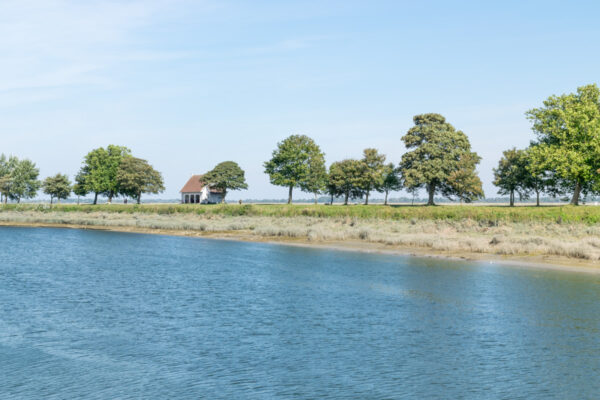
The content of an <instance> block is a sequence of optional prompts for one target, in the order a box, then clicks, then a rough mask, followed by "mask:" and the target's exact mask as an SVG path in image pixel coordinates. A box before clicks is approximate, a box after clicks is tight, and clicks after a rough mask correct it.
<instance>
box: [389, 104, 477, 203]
mask: <svg viewBox="0 0 600 400" xmlns="http://www.w3.org/2000/svg"><path fill="white" fill-rule="evenodd" d="M413 121H414V123H415V126H414V127H412V128H411V129H410V130H409V131H408V132H407V134H406V135H404V136H403V137H402V141H403V142H404V145H405V147H406V148H407V149H409V150H410V151H408V152H406V153H404V155H403V156H402V161H401V163H400V170H401V173H402V177H403V179H404V184H405V186H406V187H408V188H410V187H417V186H425V187H426V188H427V192H428V194H429V200H428V202H427V205H434V196H435V194H436V193H437V192H441V193H442V194H449V193H453V191H452V188H451V187H449V182H448V178H449V177H450V174H451V173H452V172H454V171H456V170H457V169H459V162H460V160H461V157H462V156H463V155H464V154H467V153H471V144H470V143H469V139H468V138H467V136H466V135H465V134H464V133H463V132H462V131H457V130H456V129H455V128H454V127H453V126H452V125H450V124H449V123H447V122H446V119H445V118H444V117H443V116H441V115H440V114H422V115H417V116H415V117H414V118H413ZM472 155H473V157H476V156H477V155H476V154H475V153H472Z"/></svg>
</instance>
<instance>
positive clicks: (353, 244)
mask: <svg viewBox="0 0 600 400" xmlns="http://www.w3.org/2000/svg"><path fill="white" fill-rule="evenodd" d="M0 227H21V228H54V229H61V228H62V229H79V230H97V231H108V232H122V233H139V234H152V235H164V236H179V237H190V238H201V239H213V240H229V241H238V242H247V243H268V244H275V245H287V246H295V247H305V248H316V249H329V250H337V251H348V252H359V253H371V254H386V255H396V256H403V257H418V258H430V259H431V258H433V259H444V260H453V261H466V262H475V263H489V264H493V265H497V266H502V267H505V266H506V267H514V268H527V269H538V270H550V271H562V272H577V273H586V274H600V265H599V264H598V263H594V262H593V261H587V260H586V261H582V260H574V259H567V258H564V257H559V256H522V255H521V256H506V255H502V256H500V255H496V254H489V253H473V252H468V251H454V252H443V251H436V250H432V249H426V248H421V247H409V246H397V245H386V244H381V243H373V242H364V241H356V240H345V241H337V240H331V241H324V240H320V241H311V240H309V239H307V238H289V237H266V236H257V235H253V234H251V233H244V232H240V231H221V232H201V231H191V230H181V229H163V228H145V227H136V226H102V225H83V224H69V223H65V224H62V223H43V222H31V223H29V222H16V221H15V222H11V221H0Z"/></svg>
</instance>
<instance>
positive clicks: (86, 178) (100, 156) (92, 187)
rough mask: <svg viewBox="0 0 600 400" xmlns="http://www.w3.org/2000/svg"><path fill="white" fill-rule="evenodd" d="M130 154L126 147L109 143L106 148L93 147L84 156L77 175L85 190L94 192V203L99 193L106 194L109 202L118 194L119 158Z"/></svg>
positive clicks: (96, 201)
mask: <svg viewBox="0 0 600 400" xmlns="http://www.w3.org/2000/svg"><path fill="white" fill-rule="evenodd" d="M130 155H131V151H130V150H129V149H128V148H126V147H123V146H115V145H112V144H111V145H108V147H107V148H106V149H104V148H102V147H100V148H97V149H94V150H92V151H90V152H89V153H88V154H87V155H86V156H85V159H84V162H83V166H82V168H81V171H80V172H79V175H81V181H82V182H84V183H85V189H86V191H87V192H89V193H94V204H97V203H98V195H99V194H103V195H105V196H107V197H108V203H109V204H110V203H111V202H112V199H113V197H114V196H116V195H118V193H119V190H118V186H117V180H116V177H117V172H118V171H119V166H120V164H121V160H122V159H123V158H124V157H125V156H130Z"/></svg>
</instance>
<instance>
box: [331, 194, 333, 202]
mask: <svg viewBox="0 0 600 400" xmlns="http://www.w3.org/2000/svg"><path fill="white" fill-rule="evenodd" d="M331 205H333V193H331Z"/></svg>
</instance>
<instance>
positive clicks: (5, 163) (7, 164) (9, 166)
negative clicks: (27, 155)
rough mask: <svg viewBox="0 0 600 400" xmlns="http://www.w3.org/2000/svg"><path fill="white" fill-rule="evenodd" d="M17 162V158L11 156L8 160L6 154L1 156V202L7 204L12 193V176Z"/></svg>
mask: <svg viewBox="0 0 600 400" xmlns="http://www.w3.org/2000/svg"><path fill="white" fill-rule="evenodd" d="M17 162H18V160H17V158H16V157H13V156H10V157H8V158H7V157H6V156H5V155H4V154H2V155H0V201H2V202H4V203H5V204H6V202H7V201H8V194H9V193H10V185H11V182H12V176H11V174H12V173H13V171H14V168H15V166H16V163H17Z"/></svg>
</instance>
